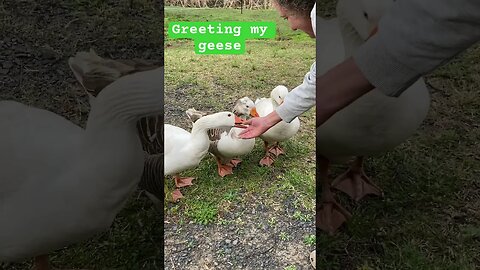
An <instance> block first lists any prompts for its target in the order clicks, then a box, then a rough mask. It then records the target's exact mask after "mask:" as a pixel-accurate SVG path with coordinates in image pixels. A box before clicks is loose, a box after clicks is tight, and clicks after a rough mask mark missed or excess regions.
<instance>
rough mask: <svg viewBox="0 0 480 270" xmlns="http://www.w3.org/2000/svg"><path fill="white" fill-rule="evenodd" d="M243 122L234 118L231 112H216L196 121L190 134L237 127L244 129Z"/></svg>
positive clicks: (236, 117) (238, 118)
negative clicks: (198, 131)
mask: <svg viewBox="0 0 480 270" xmlns="http://www.w3.org/2000/svg"><path fill="white" fill-rule="evenodd" d="M244 123H245V120H243V119H241V118H240V117H238V116H236V115H235V114H234V113H233V112H218V113H214V114H210V115H206V116H203V117H201V118H200V119H198V120H197V121H196V122H195V123H194V124H193V129H192V133H194V132H195V131H196V130H207V129H213V128H223V127H226V128H229V127H239V128H244V127H245V126H244V125H243V124H244Z"/></svg>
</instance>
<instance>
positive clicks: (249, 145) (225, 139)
mask: <svg viewBox="0 0 480 270" xmlns="http://www.w3.org/2000/svg"><path fill="white" fill-rule="evenodd" d="M254 108H255V104H254V103H253V101H252V100H251V99H250V98H248V97H243V98H241V99H239V100H237V102H236V103H235V106H234V108H233V113H234V114H235V115H237V116H238V117H241V118H242V119H246V118H247V117H248V116H249V115H250V114H251V112H252V110H253V109H254ZM186 113H187V115H188V116H189V118H190V120H192V122H195V121H197V120H198V119H200V118H201V117H202V116H204V115H205V113H204V112H201V111H197V110H195V109H194V108H192V109H188V110H187V112H186ZM242 130H243V129H242V128H238V127H229V128H216V129H210V130H209V131H208V136H209V138H210V147H209V149H208V151H209V152H210V153H211V154H212V155H213V156H214V157H215V160H216V161H217V167H218V174H219V175H220V176H221V177H224V176H226V175H229V174H232V173H233V168H234V167H237V166H238V164H239V163H240V162H241V160H240V159H238V157H240V156H244V155H246V154H248V153H250V152H252V150H253V148H254V146H255V139H254V138H253V139H248V140H245V139H241V138H239V137H238V134H240V132H241V131H242Z"/></svg>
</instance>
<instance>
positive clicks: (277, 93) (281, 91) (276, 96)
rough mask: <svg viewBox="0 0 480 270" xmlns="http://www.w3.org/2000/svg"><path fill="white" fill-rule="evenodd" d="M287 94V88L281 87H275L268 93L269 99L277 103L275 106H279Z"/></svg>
mask: <svg viewBox="0 0 480 270" xmlns="http://www.w3.org/2000/svg"><path fill="white" fill-rule="evenodd" d="M287 94H288V88H287V87H285V86H283V85H278V86H277V87H275V88H273V90H272V92H270V98H271V99H272V100H273V101H275V103H277V105H281V104H282V103H283V101H284V99H285V97H286V96H287Z"/></svg>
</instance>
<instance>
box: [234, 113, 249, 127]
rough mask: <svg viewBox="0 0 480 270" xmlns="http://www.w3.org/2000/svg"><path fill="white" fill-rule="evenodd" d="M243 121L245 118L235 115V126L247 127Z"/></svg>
mask: <svg viewBox="0 0 480 270" xmlns="http://www.w3.org/2000/svg"><path fill="white" fill-rule="evenodd" d="M244 123H245V120H243V119H242V118H240V117H238V116H236V115H235V127H238V128H247V127H246V126H244V125H243V124H244Z"/></svg>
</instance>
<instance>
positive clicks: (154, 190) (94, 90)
mask: <svg viewBox="0 0 480 270" xmlns="http://www.w3.org/2000/svg"><path fill="white" fill-rule="evenodd" d="M68 64H69V66H70V69H71V70H72V72H73V74H74V75H75V78H76V79H77V81H78V82H79V83H80V84H81V85H82V87H83V88H84V90H85V91H86V92H87V94H88V96H89V98H90V103H91V104H92V103H93V102H94V100H95V97H96V96H97V95H98V94H99V93H100V91H102V89H104V88H105V87H106V86H107V85H109V84H111V83H112V82H114V81H115V80H117V79H119V78H120V77H123V76H125V75H128V74H133V73H136V72H142V71H147V70H151V69H155V68H158V67H160V66H162V63H161V62H160V61H147V60H143V59H131V60H124V59H118V60H113V59H108V58H102V57H100V56H98V55H97V53H96V52H95V51H94V50H93V49H91V50H90V51H89V52H83V51H82V52H77V53H76V55H75V56H74V57H70V58H69V59H68ZM137 130H138V133H139V136H140V139H141V141H142V146H143V149H144V151H145V152H146V155H145V164H144V174H143V175H142V179H141V181H140V184H139V187H140V188H141V189H143V190H144V191H145V194H146V195H147V197H149V198H150V199H151V200H152V202H153V204H154V205H155V207H156V208H157V210H159V211H163V206H161V205H162V204H163V200H164V199H163V198H164V193H163V174H162V171H163V111H162V113H161V114H158V115H152V116H147V117H143V118H141V119H140V120H139V121H138V123H137Z"/></svg>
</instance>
